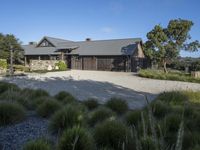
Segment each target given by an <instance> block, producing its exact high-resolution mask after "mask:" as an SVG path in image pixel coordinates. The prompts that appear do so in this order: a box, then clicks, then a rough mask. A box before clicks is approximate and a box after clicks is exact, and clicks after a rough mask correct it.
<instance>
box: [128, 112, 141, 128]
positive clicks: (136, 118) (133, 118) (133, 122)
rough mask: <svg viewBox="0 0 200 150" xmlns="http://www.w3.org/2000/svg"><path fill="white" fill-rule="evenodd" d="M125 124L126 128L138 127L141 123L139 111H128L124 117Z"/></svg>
mask: <svg viewBox="0 0 200 150" xmlns="http://www.w3.org/2000/svg"><path fill="white" fill-rule="evenodd" d="M125 122H126V124H127V125H128V126H138V124H139V123H140V122H141V111H139V110H135V111H130V112H128V113H127V114H126V115H125Z"/></svg>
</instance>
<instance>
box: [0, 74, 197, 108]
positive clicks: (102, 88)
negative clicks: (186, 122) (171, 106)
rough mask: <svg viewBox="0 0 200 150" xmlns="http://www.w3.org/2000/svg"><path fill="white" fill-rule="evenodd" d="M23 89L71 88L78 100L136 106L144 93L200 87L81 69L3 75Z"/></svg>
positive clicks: (151, 94) (151, 95) (52, 90)
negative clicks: (115, 100) (112, 100)
mask: <svg viewBox="0 0 200 150" xmlns="http://www.w3.org/2000/svg"><path fill="white" fill-rule="evenodd" d="M1 80H6V81H8V82H12V83H16V84H17V85H18V86H20V87H22V88H24V87H29V88H41V89H45V90H47V91H48V92H50V94H51V95H54V94H56V93H58V92H59V91H68V92H70V93H72V94H73V95H74V96H75V97H77V98H78V99H79V100H85V99H87V98H90V97H93V98H97V99H98V100H99V102H100V103H104V102H105V101H106V100H107V99H109V98H111V97H122V98H124V99H126V100H127V102H128V104H129V106H130V107H131V108H133V109H136V108H142V107H143V106H144V105H145V104H146V101H145V98H144V95H146V96H147V97H148V99H149V100H152V99H153V98H155V97H156V95H157V94H159V93H160V92H164V91H171V90H188V89H190V90H194V91H197V90H200V84H196V83H187V82H179V81H164V80H154V79H146V78H141V77H137V76H136V74H134V73H125V72H104V71H81V70H71V71H65V72H50V73H46V74H28V75H27V76H25V77H14V78H2V79H1Z"/></svg>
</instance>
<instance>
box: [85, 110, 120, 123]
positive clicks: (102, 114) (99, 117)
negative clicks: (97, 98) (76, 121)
mask: <svg viewBox="0 0 200 150" xmlns="http://www.w3.org/2000/svg"><path fill="white" fill-rule="evenodd" d="M113 117H116V115H115V113H114V112H113V111H112V110H110V109H109V108H105V107H99V108H97V109H96V110H94V111H93V112H91V113H90V114H89V118H88V119H89V121H88V122H89V124H90V125H91V126H94V125H95V124H96V123H99V122H102V121H104V120H105V119H108V118H113Z"/></svg>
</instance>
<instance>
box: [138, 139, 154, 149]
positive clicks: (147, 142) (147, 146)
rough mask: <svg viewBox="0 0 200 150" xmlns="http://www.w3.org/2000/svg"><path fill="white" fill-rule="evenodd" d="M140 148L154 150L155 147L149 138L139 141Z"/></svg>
mask: <svg viewBox="0 0 200 150" xmlns="http://www.w3.org/2000/svg"><path fill="white" fill-rule="evenodd" d="M141 146H142V149H143V150H155V149H156V145H155V143H154V141H153V139H152V138H151V137H146V138H142V139H141Z"/></svg>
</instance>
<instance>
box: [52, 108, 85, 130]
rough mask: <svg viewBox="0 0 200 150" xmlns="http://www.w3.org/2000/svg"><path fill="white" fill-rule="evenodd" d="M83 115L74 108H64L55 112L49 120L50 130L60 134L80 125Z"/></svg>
mask: <svg viewBox="0 0 200 150" xmlns="http://www.w3.org/2000/svg"><path fill="white" fill-rule="evenodd" d="M83 122H84V113H83V112H82V110H80V109H79V108H78V107H76V106H72V105H70V106H66V107H64V108H63V109H61V110H59V111H57V112H56V113H55V114H54V115H53V116H52V118H51V120H50V130H51V131H53V132H60V131H62V130H64V129H68V128H72V127H73V126H78V125H82V124H83Z"/></svg>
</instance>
